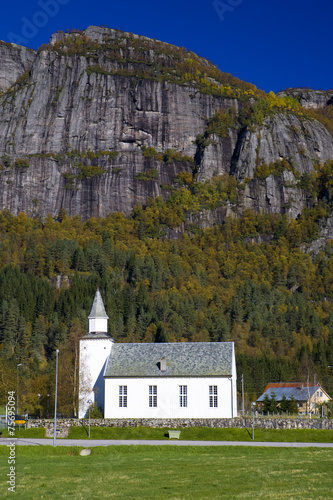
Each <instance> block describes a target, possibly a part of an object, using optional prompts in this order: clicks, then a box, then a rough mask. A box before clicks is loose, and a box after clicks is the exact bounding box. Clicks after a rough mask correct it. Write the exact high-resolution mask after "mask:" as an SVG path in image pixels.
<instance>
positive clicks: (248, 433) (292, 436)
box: [68, 427, 333, 443]
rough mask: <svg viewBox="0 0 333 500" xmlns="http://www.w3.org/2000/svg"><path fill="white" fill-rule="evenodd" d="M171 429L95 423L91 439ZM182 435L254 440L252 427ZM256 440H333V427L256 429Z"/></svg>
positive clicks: (74, 431) (76, 432) (76, 430)
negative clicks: (98, 425) (329, 428)
mask: <svg viewBox="0 0 333 500" xmlns="http://www.w3.org/2000/svg"><path fill="white" fill-rule="evenodd" d="M167 431H168V429H156V428H151V427H91V432H90V437H91V439H168V434H167ZM68 437H69V438H71V439H85V438H88V427H72V428H71V430H70V433H69V436H68ZM180 439H182V440H189V441H252V429H245V428H243V429H231V428H228V429H212V428H208V427H187V428H186V429H181V433H180ZM254 439H255V441H274V442H277V441H285V442H303V443H311V442H314V443H332V442H333V431H328V430H315V429H293V430H288V429H255V432H254Z"/></svg>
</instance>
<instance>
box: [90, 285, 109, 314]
mask: <svg viewBox="0 0 333 500" xmlns="http://www.w3.org/2000/svg"><path fill="white" fill-rule="evenodd" d="M91 318H107V319H109V316H108V315H107V314H106V312H105V307H104V304H103V299H102V296H101V292H100V291H99V289H97V292H96V293H95V298H94V302H93V305H92V308H91V311H90V314H89V316H88V319H91Z"/></svg>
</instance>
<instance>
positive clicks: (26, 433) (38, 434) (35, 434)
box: [0, 425, 45, 438]
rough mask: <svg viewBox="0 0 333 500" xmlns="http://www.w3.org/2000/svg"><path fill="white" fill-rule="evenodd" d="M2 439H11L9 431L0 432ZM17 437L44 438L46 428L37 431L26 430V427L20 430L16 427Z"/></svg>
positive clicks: (39, 428)
mask: <svg viewBox="0 0 333 500" xmlns="http://www.w3.org/2000/svg"><path fill="white" fill-rule="evenodd" d="M0 436H1V437H10V436H9V433H8V430H7V429H1V430H0ZM15 437H16V438H44V437H45V428H44V427H37V428H36V429H24V425H22V426H21V428H20V429H19V428H18V427H15Z"/></svg>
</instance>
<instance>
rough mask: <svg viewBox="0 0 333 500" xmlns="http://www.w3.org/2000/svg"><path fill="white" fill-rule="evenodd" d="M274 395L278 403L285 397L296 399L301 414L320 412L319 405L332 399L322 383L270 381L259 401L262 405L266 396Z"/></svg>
mask: <svg viewBox="0 0 333 500" xmlns="http://www.w3.org/2000/svg"><path fill="white" fill-rule="evenodd" d="M273 395H275V399H276V401H277V402H278V403H280V402H281V401H282V399H283V397H285V398H286V399H287V400H291V399H294V400H295V401H296V402H297V406H298V413H299V414H300V415H305V414H315V413H318V405H319V404H322V403H326V402H327V401H330V400H331V398H330V396H329V395H328V394H327V392H325V391H324V389H323V388H322V387H321V385H320V384H316V385H315V384H305V383H303V382H278V383H269V384H268V385H267V387H266V389H265V391H264V392H263V394H262V395H261V396H260V398H258V399H257V403H259V406H260V407H262V404H263V402H264V399H265V397H266V396H268V398H269V399H271V398H272V396H273Z"/></svg>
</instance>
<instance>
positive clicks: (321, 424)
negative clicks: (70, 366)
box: [27, 417, 333, 437]
mask: <svg viewBox="0 0 333 500" xmlns="http://www.w3.org/2000/svg"><path fill="white" fill-rule="evenodd" d="M81 425H82V426H87V425H88V419H81V420H79V419H75V418H68V419H57V429H58V431H59V434H58V433H57V435H58V436H59V437H60V436H66V435H68V432H69V429H70V428H71V427H79V426H81ZM90 425H91V427H140V426H145V427H157V428H164V427H168V428H170V429H175V428H178V429H179V428H184V427H214V428H228V427H247V428H251V427H252V425H253V420H252V417H246V418H244V419H243V418H221V419H185V418H184V419H171V418H170V419H144V418H142V419H100V418H99V419H91V421H90ZM254 425H255V427H256V428H257V429H329V430H333V420H329V419H319V418H313V419H308V418H282V417H281V418H280V417H272V418H265V417H260V418H255V420H254ZM27 427H28V428H34V427H45V428H46V431H47V435H53V434H52V433H53V420H44V419H40V420H28V423H27Z"/></svg>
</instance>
